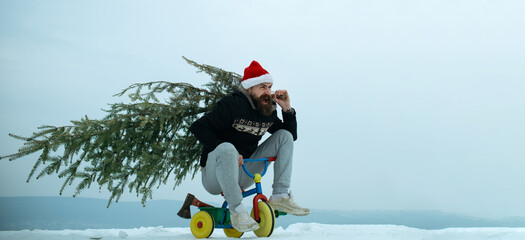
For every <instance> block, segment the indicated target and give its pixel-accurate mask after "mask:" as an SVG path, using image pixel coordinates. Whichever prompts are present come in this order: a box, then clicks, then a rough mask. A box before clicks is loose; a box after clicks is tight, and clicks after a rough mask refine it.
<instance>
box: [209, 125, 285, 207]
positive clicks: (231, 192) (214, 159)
mask: <svg viewBox="0 0 525 240" xmlns="http://www.w3.org/2000/svg"><path fill="white" fill-rule="evenodd" d="M293 143H294V141H293V137H292V134H291V133H290V132H288V131H287V130H284V129H281V130H278V131H276V132H274V133H273V134H272V135H271V136H270V137H269V138H268V139H266V141H264V142H263V143H262V144H261V145H259V146H258V147H257V150H256V151H255V152H254V153H253V154H252V156H250V157H249V158H251V159H258V158H265V157H277V160H276V161H275V163H274V167H273V170H274V179H273V185H272V188H273V194H280V193H288V189H289V188H290V181H291V177H292V158H293ZM243 157H244V158H247V156H243ZM244 164H245V166H246V168H247V169H248V171H250V172H251V173H252V174H253V173H261V172H262V171H263V170H264V162H245V163H244ZM252 184H254V181H253V179H252V178H251V177H249V176H248V175H247V174H246V173H245V172H244V170H243V169H242V167H239V152H237V149H235V147H234V146H233V144H231V143H227V142H225V143H221V144H220V145H219V146H217V147H216V148H215V149H214V150H213V151H211V152H210V153H209V154H208V160H207V162H206V167H204V169H203V170H202V185H204V188H205V189H206V191H208V192H209V193H211V194H213V195H218V194H221V193H223V194H224V198H225V200H226V202H228V205H229V208H230V210H231V209H235V208H236V207H237V206H239V205H240V204H241V202H242V190H241V189H245V190H246V189H247V188H248V187H250V186H251V185H252Z"/></svg>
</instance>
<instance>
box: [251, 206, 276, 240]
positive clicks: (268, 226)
mask: <svg viewBox="0 0 525 240" xmlns="http://www.w3.org/2000/svg"><path fill="white" fill-rule="evenodd" d="M257 206H258V207H259V218H260V219H259V229H257V230H255V231H253V232H254V233H255V235H257V237H269V236H270V235H272V233H273V229H274V228H275V215H274V213H273V209H272V207H271V206H270V204H268V203H266V202H262V201H261V202H258V203H257ZM251 215H252V218H254V219H255V214H254V209H252V214H251Z"/></svg>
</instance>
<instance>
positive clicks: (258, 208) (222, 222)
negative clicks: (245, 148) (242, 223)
mask: <svg viewBox="0 0 525 240" xmlns="http://www.w3.org/2000/svg"><path fill="white" fill-rule="evenodd" d="M275 159H276V158H275V157H269V158H261V159H244V162H264V163H265V166H264V171H263V172H262V173H255V174H252V173H250V172H249V171H248V169H246V166H245V165H244V164H243V165H242V168H243V169H244V172H246V174H248V176H250V177H252V178H253V180H254V181H255V188H253V189H250V190H248V191H243V193H242V196H243V197H248V196H251V195H254V194H255V196H254V197H253V209H252V213H251V216H252V218H253V219H255V221H257V222H258V223H259V229H257V230H255V231H253V232H254V233H255V235H257V236H258V237H269V236H270V235H272V233H273V229H274V228H275V218H277V217H279V216H283V215H286V213H284V212H279V211H274V210H273V209H272V207H271V206H270V204H269V203H268V199H267V198H266V196H264V194H263V193H262V187H261V178H262V177H263V176H264V174H266V170H268V165H269V162H272V161H275ZM190 206H196V207H198V208H199V210H200V211H199V212H197V213H196V214H195V215H193V217H191V212H190ZM178 215H179V216H180V217H182V218H188V219H189V218H190V217H191V222H190V228H191V233H192V234H193V236H195V237H196V238H207V237H209V236H210V235H211V234H212V233H213V230H214V229H215V228H222V229H223V230H224V233H225V234H226V236H228V237H237V238H239V237H241V236H242V235H243V233H242V232H239V231H237V230H236V229H235V228H233V227H232V225H231V220H230V211H229V209H228V203H227V202H226V201H224V203H223V204H222V206H221V207H214V206H211V205H209V204H206V203H203V202H201V201H199V200H198V199H197V198H195V196H193V195H192V194H189V193H188V195H187V196H186V200H185V201H184V204H183V206H182V208H181V210H180V211H179V213H178Z"/></svg>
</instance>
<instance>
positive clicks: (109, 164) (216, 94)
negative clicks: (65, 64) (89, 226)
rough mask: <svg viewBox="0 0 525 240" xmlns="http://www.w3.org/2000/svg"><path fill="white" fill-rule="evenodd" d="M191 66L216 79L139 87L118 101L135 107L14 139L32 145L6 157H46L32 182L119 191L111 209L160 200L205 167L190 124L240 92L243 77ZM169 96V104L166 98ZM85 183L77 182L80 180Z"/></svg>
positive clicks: (113, 107)
mask: <svg viewBox="0 0 525 240" xmlns="http://www.w3.org/2000/svg"><path fill="white" fill-rule="evenodd" d="M183 58H184V59H185V60H186V61H187V62H188V63H189V64H190V65H193V66H194V67H196V68H198V69H199V71H198V72H205V73H207V74H208V75H210V76H211V81H210V82H209V83H207V84H205V85H204V86H203V88H197V87H194V86H192V85H190V84H188V83H171V82H165V81H156V82H147V83H137V84H133V85H131V86H129V87H128V88H126V89H124V90H123V91H122V92H120V93H118V94H116V95H115V96H119V97H121V96H123V95H124V94H126V93H128V94H129V97H130V100H131V102H130V103H114V104H109V106H110V109H109V110H104V111H106V112H107V113H108V114H107V116H106V117H104V118H103V119H101V120H93V119H89V118H88V117H87V116H85V117H84V118H82V119H80V120H78V121H71V123H72V125H70V126H61V127H56V126H49V125H44V126H42V127H39V128H38V129H39V130H38V131H37V132H35V133H33V135H32V136H31V137H21V136H18V135H14V134H9V135H10V136H11V137H13V138H16V139H19V140H22V141H25V142H24V146H23V147H21V148H20V149H19V150H18V152H17V153H14V154H11V155H8V156H1V157H0V159H3V158H9V160H15V159H18V158H21V157H23V156H26V155H29V154H32V153H35V152H41V153H40V156H39V157H38V159H37V160H36V162H35V164H34V166H33V169H32V170H31V171H30V173H29V176H28V178H27V181H28V182H29V180H30V179H31V178H33V177H34V176H35V173H37V172H38V171H40V172H39V173H38V175H36V179H39V178H40V177H42V176H45V175H53V174H57V175H58V177H59V178H63V179H64V182H63V185H62V187H61V189H60V194H62V192H63V190H64V188H65V187H66V186H70V185H73V183H76V184H77V185H76V193H75V194H74V195H73V196H76V195H78V194H79V193H80V192H81V191H82V190H84V189H86V188H89V187H91V185H92V184H93V183H96V184H98V185H99V188H100V189H101V188H102V187H103V186H106V187H107V189H108V190H109V191H110V192H111V197H110V199H109V201H108V207H109V206H110V204H111V203H112V201H115V202H118V200H119V198H120V196H121V195H122V193H123V192H124V191H125V190H126V189H127V190H129V192H136V194H137V196H139V195H140V196H142V204H145V202H146V200H147V199H148V198H150V199H151V198H152V191H153V188H154V187H157V188H158V187H160V186H161V185H162V184H166V183H167V181H168V179H169V178H170V176H172V177H173V178H174V180H175V185H174V186H173V189H175V188H176V186H178V185H179V184H180V183H181V182H182V181H183V180H184V179H185V177H186V176H187V175H191V177H192V178H193V177H194V176H195V174H196V173H197V171H198V169H199V159H200V153H201V150H202V149H201V148H202V147H201V145H200V144H198V143H197V139H196V138H195V137H194V136H193V135H192V134H191V133H190V131H189V127H190V125H191V124H192V123H193V122H194V121H195V120H197V119H198V118H199V117H200V116H202V114H204V113H205V112H208V111H210V110H211V109H212V108H213V107H215V104H216V103H217V101H218V100H219V99H221V98H222V97H224V96H225V95H227V94H229V93H231V92H233V91H234V90H235V89H236V88H237V86H238V84H239V83H240V81H241V78H242V76H240V75H239V74H237V73H234V72H228V71H225V70H222V69H220V68H216V67H213V66H209V65H203V64H198V63H196V62H193V61H191V60H189V59H187V58H185V57H183ZM165 93H169V96H170V97H169V99H167V100H164V102H162V101H160V100H159V99H158V96H159V95H161V94H165ZM75 180H77V181H75Z"/></svg>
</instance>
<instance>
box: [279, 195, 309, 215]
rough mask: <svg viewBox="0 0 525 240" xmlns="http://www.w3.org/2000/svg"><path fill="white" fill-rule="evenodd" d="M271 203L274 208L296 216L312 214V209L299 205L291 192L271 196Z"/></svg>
mask: <svg viewBox="0 0 525 240" xmlns="http://www.w3.org/2000/svg"><path fill="white" fill-rule="evenodd" d="M270 205H271V206H272V208H273V209H275V210H277V211H280V212H285V213H288V214H291V215H295V216H306V215H308V214H310V209H308V208H303V207H301V206H299V205H298V204H297V203H296V202H295V201H294V200H293V198H292V195H291V193H290V194H284V195H281V196H273V195H272V196H271V197H270Z"/></svg>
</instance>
